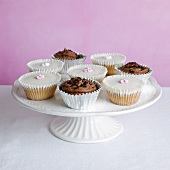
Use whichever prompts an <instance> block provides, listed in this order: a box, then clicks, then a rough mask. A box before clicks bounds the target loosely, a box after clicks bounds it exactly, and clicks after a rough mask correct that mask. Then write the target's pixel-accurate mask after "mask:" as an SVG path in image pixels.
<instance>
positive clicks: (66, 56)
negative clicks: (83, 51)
mask: <svg viewBox="0 0 170 170" xmlns="http://www.w3.org/2000/svg"><path fill="white" fill-rule="evenodd" d="M54 57H55V58H58V59H61V60H75V59H79V58H83V56H82V55H78V54H77V53H75V52H73V51H71V50H68V49H66V48H64V50H63V51H59V52H57V53H56V54H54Z"/></svg>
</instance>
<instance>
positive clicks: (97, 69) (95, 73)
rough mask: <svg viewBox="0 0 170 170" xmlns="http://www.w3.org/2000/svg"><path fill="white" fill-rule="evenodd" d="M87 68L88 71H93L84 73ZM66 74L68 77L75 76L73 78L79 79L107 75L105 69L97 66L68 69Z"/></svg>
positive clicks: (80, 66) (79, 66)
mask: <svg viewBox="0 0 170 170" xmlns="http://www.w3.org/2000/svg"><path fill="white" fill-rule="evenodd" d="M87 68H88V70H93V71H90V72H86V71H84V70H85V69H87ZM67 73H68V74H70V75H75V76H79V77H82V76H84V77H86V76H87V77H88V76H99V75H105V74H106V73H107V69H106V68H105V67H103V66H99V65H93V64H87V65H86V64H82V65H77V66H72V67H70V68H69V69H68V71H67Z"/></svg>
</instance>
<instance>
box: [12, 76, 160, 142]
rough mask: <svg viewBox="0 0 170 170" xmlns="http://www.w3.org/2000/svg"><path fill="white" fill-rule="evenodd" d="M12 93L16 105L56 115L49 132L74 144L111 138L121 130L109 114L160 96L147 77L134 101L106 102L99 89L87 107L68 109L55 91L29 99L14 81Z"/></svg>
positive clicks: (143, 105) (132, 108)
mask: <svg viewBox="0 0 170 170" xmlns="http://www.w3.org/2000/svg"><path fill="white" fill-rule="evenodd" d="M12 94H13V97H14V98H15V99H16V100H17V101H18V102H19V103H20V104H22V105H24V106H25V107H27V108H29V109H32V110H34V111H38V112H42V113H45V114H51V115H56V118H55V119H54V120H53V121H52V122H51V124H50V131H51V132H52V133H53V134H54V135H55V136H56V137H58V138H60V139H63V140H65V141H69V142H74V143H98V142H104V141H108V140H111V139H113V138H115V137H117V136H118V135H119V134H120V133H122V131H123V125H122V123H121V122H118V121H117V120H115V119H114V118H112V116H116V115H121V114H126V113H130V112H134V111H138V110H141V109H143V108H146V107H148V106H150V105H152V104H153V103H155V102H156V101H157V100H158V99H159V98H160V96H161V94H162V90H161V87H160V86H159V85H158V84H157V82H156V80H155V79H154V78H152V77H151V78H150V79H149V80H148V82H147V84H145V86H144V89H143V91H142V93H141V96H140V98H139V101H138V102H137V103H136V104H134V105H131V106H118V105H115V104H113V103H111V102H110V101H109V99H108V96H107V94H106V91H105V89H104V88H102V90H101V92H100V94H99V96H98V99H97V101H96V103H95V105H94V106H93V107H92V108H90V110H74V109H71V108H68V107H67V106H66V105H65V103H64V102H63V100H62V98H61V96H60V94H59V92H58V91H56V92H55V95H54V97H52V98H50V99H48V100H43V101H33V100H29V99H27V97H26V95H25V92H24V90H23V88H22V87H21V86H20V84H19V82H18V80H16V81H15V83H14V85H13V88H12Z"/></svg>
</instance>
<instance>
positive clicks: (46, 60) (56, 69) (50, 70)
mask: <svg viewBox="0 0 170 170" xmlns="http://www.w3.org/2000/svg"><path fill="white" fill-rule="evenodd" d="M51 61H52V62H58V63H59V64H60V65H57V66H56V68H50V67H42V68H35V67H32V66H31V64H32V63H39V62H51ZM63 66H64V63H63V62H62V61H60V60H54V59H40V60H33V61H30V62H28V63H27V67H28V68H29V71H30V72H32V71H48V72H50V73H58V72H60V71H61V70H62V68H63Z"/></svg>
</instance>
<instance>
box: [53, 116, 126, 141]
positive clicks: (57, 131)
mask: <svg viewBox="0 0 170 170" xmlns="http://www.w3.org/2000/svg"><path fill="white" fill-rule="evenodd" d="M50 131H51V132H52V134H54V135H55V136H56V137H58V138H60V139H62V140H65V141H68V142H73V143H98V142H105V141H108V140H111V139H113V138H116V137H117V136H118V135H120V134H121V133H122V131H123V125H122V123H120V122H118V121H116V120H115V119H113V118H112V117H109V116H89V117H57V118H56V119H54V120H53V121H52V123H51V125H50Z"/></svg>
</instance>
